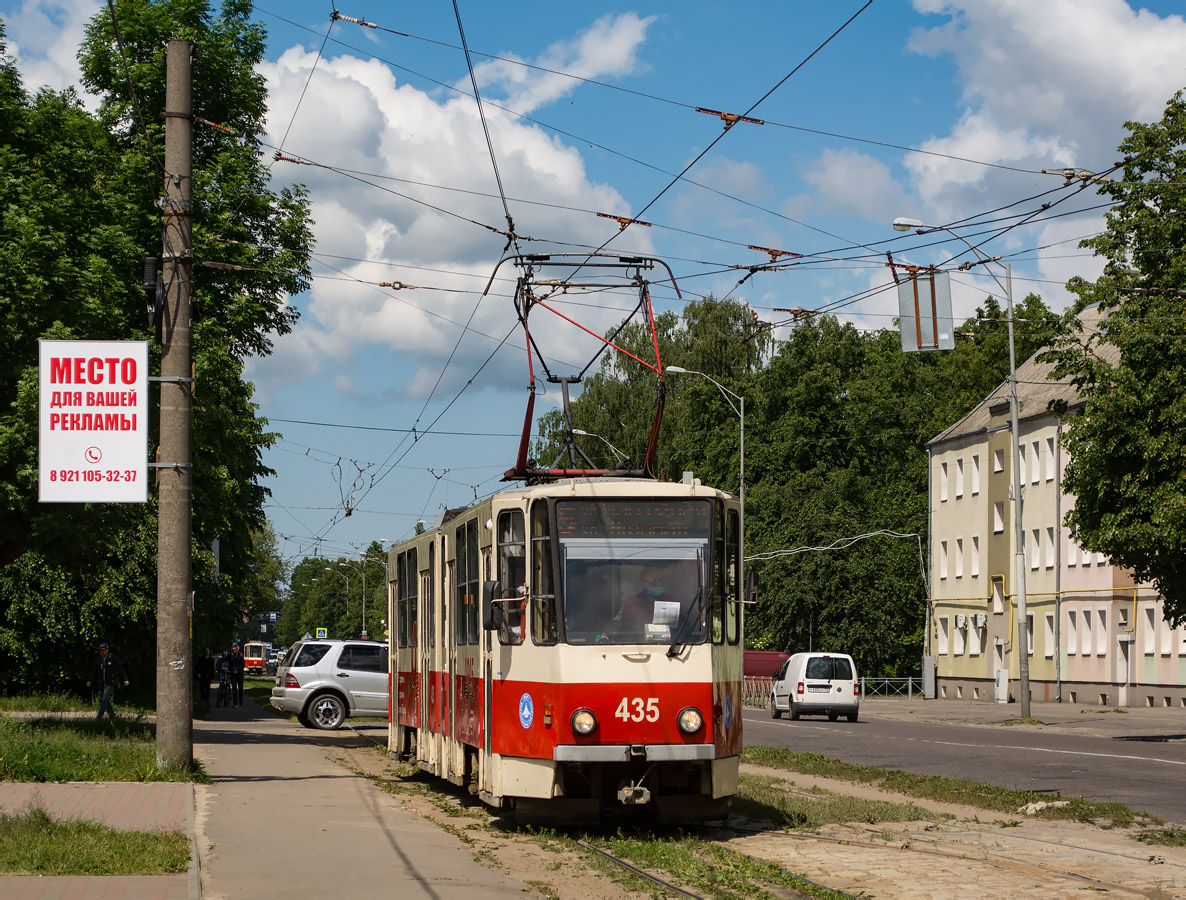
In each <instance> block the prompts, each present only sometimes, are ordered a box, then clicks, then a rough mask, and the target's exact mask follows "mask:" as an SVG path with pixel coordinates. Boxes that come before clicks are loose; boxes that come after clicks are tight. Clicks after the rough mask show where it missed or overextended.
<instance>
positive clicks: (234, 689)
mask: <svg viewBox="0 0 1186 900" xmlns="http://www.w3.org/2000/svg"><path fill="white" fill-rule="evenodd" d="M229 666H230V670H231V701H232V702H231V705H232V706H242V705H243V669H244V667H245V666H246V662H245V661H244V659H243V654H242V653H240V652H239V645H238V644H231V658H230V662H229Z"/></svg>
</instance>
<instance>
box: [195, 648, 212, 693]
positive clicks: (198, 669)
mask: <svg viewBox="0 0 1186 900" xmlns="http://www.w3.org/2000/svg"><path fill="white" fill-rule="evenodd" d="M194 678H196V679H198V694H199V696H201V698H202V699H203V700H205V701H206V702H207V703H209V702H210V682H212V681H213V680H214V657H213V656H211V655H210V648H209V647H207V648H206V649H205V650H203V651H202V657H201V659H199V660H198V664H197V665H196V666H194Z"/></svg>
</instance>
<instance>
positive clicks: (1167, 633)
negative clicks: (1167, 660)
mask: <svg viewBox="0 0 1186 900" xmlns="http://www.w3.org/2000/svg"><path fill="white" fill-rule="evenodd" d="M1155 608H1156V607H1155ZM1157 630H1158V632H1159V633H1160V635H1161V641H1160V643H1161V655H1162V656H1169V655H1170V654H1171V653H1173V650H1174V633H1173V631H1171V630H1170V626H1169V623H1168V622H1166V621H1165V619H1164V618H1163V619H1162V620H1161V621H1160V622H1158V623H1157Z"/></svg>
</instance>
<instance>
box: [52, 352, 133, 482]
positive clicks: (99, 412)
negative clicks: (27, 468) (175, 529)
mask: <svg viewBox="0 0 1186 900" xmlns="http://www.w3.org/2000/svg"><path fill="white" fill-rule="evenodd" d="M40 345H41V352H40V366H41V369H40V377H39V385H40V391H41V395H40V400H39V406H40V415H39V423H40V424H39V429H38V430H39V435H40V442H39V447H38V451H39V452H38V469H39V473H38V499H39V500H40V501H41V502H42V503H143V502H145V500H147V499H148V344H147V342H145V341H41V342H40Z"/></svg>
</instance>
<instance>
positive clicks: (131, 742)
mask: <svg viewBox="0 0 1186 900" xmlns="http://www.w3.org/2000/svg"><path fill="white" fill-rule="evenodd" d="M154 740H155V731H154V729H153V727H152V726H151V725H149V724H148V723H146V722H144V721H143V720H142V719H139V718H137V719H123V718H117V719H116V720H115V721H114V722H112V721H110V720H103V721H101V722H100V721H96V720H95V719H91V718H84V719H55V718H41V719H27V720H16V719H11V718H8V717H0V779H2V780H5V781H202V780H204V779H205V775H204V773H203V772H202V770H201V766H200V765H198V764H196V763H195V766H194V768H193V770H189V769H184V770H181V769H164V770H162V769H160V768H159V767H158V766H157V764H156V747H155V744H154Z"/></svg>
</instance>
